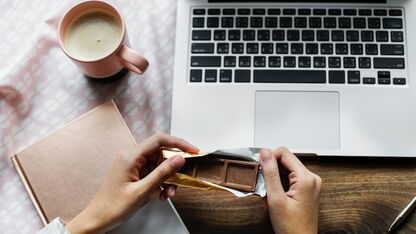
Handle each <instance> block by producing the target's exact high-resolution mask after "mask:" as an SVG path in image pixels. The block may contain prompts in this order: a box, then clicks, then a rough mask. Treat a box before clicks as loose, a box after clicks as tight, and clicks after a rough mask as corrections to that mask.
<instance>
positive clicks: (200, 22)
mask: <svg viewBox="0 0 416 234" xmlns="http://www.w3.org/2000/svg"><path fill="white" fill-rule="evenodd" d="M204 24H205V18H204V17H195V18H193V19H192V27H194V28H203V27H204Z"/></svg>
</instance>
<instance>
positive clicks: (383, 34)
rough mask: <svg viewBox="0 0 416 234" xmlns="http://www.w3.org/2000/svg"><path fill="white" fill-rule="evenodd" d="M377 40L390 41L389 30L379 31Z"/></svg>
mask: <svg viewBox="0 0 416 234" xmlns="http://www.w3.org/2000/svg"><path fill="white" fill-rule="evenodd" d="M376 40H377V41H378V42H388V41H389V32H387V31H377V32H376Z"/></svg>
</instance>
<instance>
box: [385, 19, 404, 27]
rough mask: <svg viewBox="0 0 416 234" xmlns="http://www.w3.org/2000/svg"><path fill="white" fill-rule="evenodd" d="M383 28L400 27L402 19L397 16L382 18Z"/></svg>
mask: <svg viewBox="0 0 416 234" xmlns="http://www.w3.org/2000/svg"><path fill="white" fill-rule="evenodd" d="M383 28H386V29H402V28H403V20H402V19H397V18H383Z"/></svg>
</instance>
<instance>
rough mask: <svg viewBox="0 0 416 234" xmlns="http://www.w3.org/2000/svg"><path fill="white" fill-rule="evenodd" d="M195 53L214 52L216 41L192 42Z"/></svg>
mask: <svg viewBox="0 0 416 234" xmlns="http://www.w3.org/2000/svg"><path fill="white" fill-rule="evenodd" d="M191 47H192V49H191V51H192V53H193V54H212V53H214V43H192V45H191Z"/></svg>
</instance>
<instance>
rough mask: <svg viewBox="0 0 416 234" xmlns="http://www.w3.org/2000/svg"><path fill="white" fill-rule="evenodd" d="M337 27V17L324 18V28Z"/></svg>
mask: <svg viewBox="0 0 416 234" xmlns="http://www.w3.org/2000/svg"><path fill="white" fill-rule="evenodd" d="M336 27H337V18H335V17H325V18H324V28H336Z"/></svg>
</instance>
